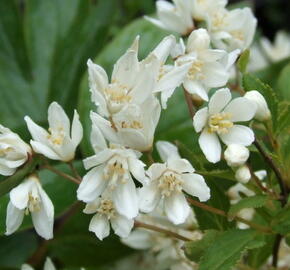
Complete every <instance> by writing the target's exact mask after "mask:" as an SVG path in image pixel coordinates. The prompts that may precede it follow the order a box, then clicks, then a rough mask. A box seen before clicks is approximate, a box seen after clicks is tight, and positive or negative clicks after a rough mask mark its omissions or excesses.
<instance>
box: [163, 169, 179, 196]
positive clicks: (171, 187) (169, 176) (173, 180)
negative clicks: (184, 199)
mask: <svg viewBox="0 0 290 270" xmlns="http://www.w3.org/2000/svg"><path fill="white" fill-rule="evenodd" d="M158 181H159V183H158V188H159V189H160V190H161V194H162V195H163V196H166V197H168V196H170V195H171V193H172V192H174V191H178V192H181V191H182V183H183V180H182V179H181V177H180V175H178V174H177V173H175V172H173V171H167V172H165V173H163V175H162V176H161V177H160V178H159V179H158Z"/></svg>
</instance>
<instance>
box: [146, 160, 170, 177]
mask: <svg viewBox="0 0 290 270" xmlns="http://www.w3.org/2000/svg"><path fill="white" fill-rule="evenodd" d="M166 169H167V166H166V164H164V163H153V164H152V165H151V166H150V167H149V168H148V170H147V172H146V174H147V175H148V177H149V178H150V179H151V180H155V179H158V178H159V177H160V176H161V175H162V174H163V173H164V171H165V170H166Z"/></svg>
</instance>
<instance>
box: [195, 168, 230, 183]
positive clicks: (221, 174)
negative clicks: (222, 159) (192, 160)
mask: <svg viewBox="0 0 290 270" xmlns="http://www.w3.org/2000/svg"><path fill="white" fill-rule="evenodd" d="M196 173H199V174H201V175H203V176H212V177H213V178H220V179H227V180H231V181H236V180H235V174H234V172H233V171H232V170H230V169H225V170H223V169H220V170H207V171H197V172H196Z"/></svg>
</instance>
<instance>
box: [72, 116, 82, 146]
mask: <svg viewBox="0 0 290 270" xmlns="http://www.w3.org/2000/svg"><path fill="white" fill-rule="evenodd" d="M82 138H83V127H82V124H81V122H80V117H79V114H78V112H77V111H76V110H75V111H74V118H73V121H72V127H71V139H72V141H73V143H74V145H75V146H77V145H79V143H80V142H81V140H82Z"/></svg>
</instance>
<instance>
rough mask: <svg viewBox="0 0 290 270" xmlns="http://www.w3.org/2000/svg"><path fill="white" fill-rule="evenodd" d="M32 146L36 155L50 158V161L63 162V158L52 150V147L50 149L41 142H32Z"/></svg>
mask: <svg viewBox="0 0 290 270" xmlns="http://www.w3.org/2000/svg"><path fill="white" fill-rule="evenodd" d="M30 144H31V146H32V148H33V150H34V151H35V152H36V153H39V154H42V155H44V156H46V157H48V158H49V159H53V160H61V159H62V157H61V156H59V155H58V154H57V153H56V152H55V151H54V150H52V149H51V148H50V147H48V146H47V145H45V144H43V143H41V142H37V141H32V140H31V141H30Z"/></svg>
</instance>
